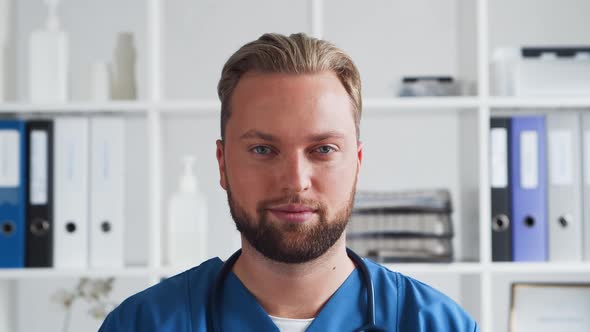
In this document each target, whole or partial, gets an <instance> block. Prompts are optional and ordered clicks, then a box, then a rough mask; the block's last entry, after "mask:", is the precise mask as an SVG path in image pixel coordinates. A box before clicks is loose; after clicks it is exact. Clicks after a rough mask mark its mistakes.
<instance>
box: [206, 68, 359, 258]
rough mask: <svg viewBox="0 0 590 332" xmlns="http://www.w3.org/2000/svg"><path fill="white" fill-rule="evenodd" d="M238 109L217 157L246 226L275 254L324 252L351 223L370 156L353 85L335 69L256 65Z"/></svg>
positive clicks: (236, 98)
mask: <svg viewBox="0 0 590 332" xmlns="http://www.w3.org/2000/svg"><path fill="white" fill-rule="evenodd" d="M231 109H232V111H231V112H232V113H231V116H230V119H229V120H228V122H227V125H226V130H225V141H224V142H223V143H222V142H221V141H218V142H217V160H218V162H219V171H220V175H221V180H220V182H221V186H222V187H223V188H224V189H225V190H226V191H227V196H228V202H229V205H230V210H231V214H232V217H233V219H234V221H235V223H236V226H237V228H238V230H239V231H240V232H241V233H242V236H243V237H244V238H245V239H246V240H247V241H248V242H249V243H250V245H252V246H253V247H254V248H255V249H256V250H257V251H259V252H260V253H262V254H263V255H264V256H266V257H268V258H270V259H272V260H275V261H279V262H284V263H302V262H307V261H310V260H312V259H315V258H317V257H319V256H321V255H322V254H323V253H325V252H326V251H327V250H328V249H329V248H330V247H332V245H334V243H336V241H337V240H338V239H340V237H341V236H342V233H343V231H344V229H345V227H346V224H347V222H348V219H349V217H350V213H351V209H352V203H353V199H354V192H355V187H356V182H357V178H358V172H359V168H360V164H361V159H362V146H361V145H360V143H358V142H357V139H356V130H355V124H354V119H353V115H352V104H351V101H350V99H349V96H348V94H347V93H346V90H345V89H344V87H343V86H342V84H341V83H340V81H339V80H338V78H337V76H336V75H335V74H334V73H332V72H324V73H318V74H305V75H295V74H268V73H255V72H250V73H247V74H245V75H243V76H242V78H241V79H240V81H239V83H238V85H237V86H236V88H235V90H234V93H233V96H232V101H231Z"/></svg>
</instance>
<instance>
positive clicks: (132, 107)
mask: <svg viewBox="0 0 590 332" xmlns="http://www.w3.org/2000/svg"><path fill="white" fill-rule="evenodd" d="M150 106H151V104H150V103H147V102H139V101H120V102H119V101H112V102H104V103H95V102H68V103H55V104H35V103H0V113H8V114H20V113H85V112H116V113H143V112H147V111H148V110H149V109H150Z"/></svg>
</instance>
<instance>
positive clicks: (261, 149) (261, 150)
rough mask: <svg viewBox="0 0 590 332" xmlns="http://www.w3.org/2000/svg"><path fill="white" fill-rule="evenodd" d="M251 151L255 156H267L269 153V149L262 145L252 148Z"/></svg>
mask: <svg viewBox="0 0 590 332" xmlns="http://www.w3.org/2000/svg"><path fill="white" fill-rule="evenodd" d="M252 151H254V153H256V154H261V155H265V154H269V153H270V152H271V150H270V148H269V147H268V146H264V145H258V146H255V147H254V148H252Z"/></svg>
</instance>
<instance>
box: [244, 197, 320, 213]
mask: <svg viewBox="0 0 590 332" xmlns="http://www.w3.org/2000/svg"><path fill="white" fill-rule="evenodd" d="M284 204H298V205H306V206H309V207H311V208H313V209H314V210H318V211H319V212H324V211H326V209H327V207H326V205H325V204H324V203H322V202H320V201H316V200H313V199H309V198H303V197H301V196H300V195H297V194H295V195H288V196H283V197H278V198H272V199H267V200H263V201H260V202H258V203H257V204H256V211H258V213H263V212H264V211H265V210H267V209H268V208H270V207H272V206H275V205H284Z"/></svg>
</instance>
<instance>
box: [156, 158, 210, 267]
mask: <svg viewBox="0 0 590 332" xmlns="http://www.w3.org/2000/svg"><path fill="white" fill-rule="evenodd" d="M183 161H184V171H183V174H182V175H181V176H180V181H179V186H178V190H177V192H175V193H174V194H173V195H172V197H171V198H170V201H169V204H168V220H167V231H166V235H167V238H166V240H167V241H166V246H167V249H168V250H167V252H166V255H165V256H166V264H167V265H169V266H180V267H187V266H195V265H198V264H200V263H201V262H203V261H204V260H205V259H206V257H207V255H206V248H207V242H206V240H207V201H206V197H205V195H203V194H202V193H201V192H200V190H199V183H198V181H197V177H196V176H195V171H194V167H195V163H196V158H195V157H194V156H191V155H186V156H184V158H183Z"/></svg>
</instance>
